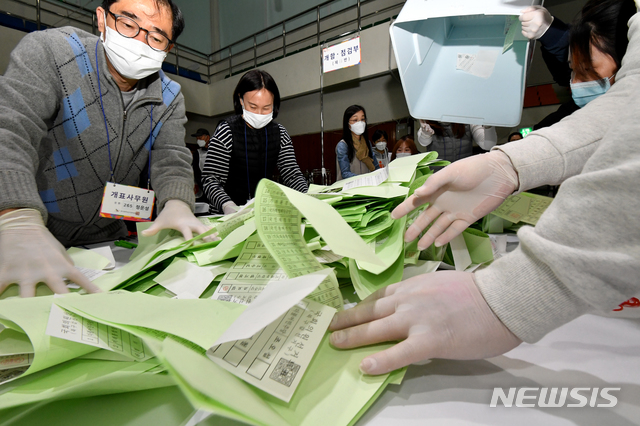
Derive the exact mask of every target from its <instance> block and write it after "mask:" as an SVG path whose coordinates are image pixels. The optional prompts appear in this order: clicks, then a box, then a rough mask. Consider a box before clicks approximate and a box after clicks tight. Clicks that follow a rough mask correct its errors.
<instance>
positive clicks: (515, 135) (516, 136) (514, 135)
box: [507, 132, 523, 142]
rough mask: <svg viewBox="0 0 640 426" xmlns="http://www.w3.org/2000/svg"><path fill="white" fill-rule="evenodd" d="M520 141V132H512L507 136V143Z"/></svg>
mask: <svg viewBox="0 0 640 426" xmlns="http://www.w3.org/2000/svg"><path fill="white" fill-rule="evenodd" d="M520 139H523V137H522V133H520V132H513V133H511V134H509V136H507V142H513V141H519V140H520Z"/></svg>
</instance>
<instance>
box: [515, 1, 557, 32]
mask: <svg viewBox="0 0 640 426" xmlns="http://www.w3.org/2000/svg"><path fill="white" fill-rule="evenodd" d="M520 22H521V23H522V35H523V36H525V37H526V38H528V39H530V40H537V39H539V38H540V37H542V36H543V35H544V33H546V32H547V30H548V29H549V27H550V26H551V23H552V22H553V16H551V14H550V13H549V11H548V10H547V9H545V8H544V7H542V6H530V7H527V8H526V9H523V10H522V12H521V15H520Z"/></svg>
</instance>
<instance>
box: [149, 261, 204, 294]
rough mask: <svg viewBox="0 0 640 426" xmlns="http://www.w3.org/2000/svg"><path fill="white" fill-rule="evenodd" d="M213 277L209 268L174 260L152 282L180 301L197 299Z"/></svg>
mask: <svg viewBox="0 0 640 426" xmlns="http://www.w3.org/2000/svg"><path fill="white" fill-rule="evenodd" d="M214 278H215V277H214V276H213V274H212V273H211V271H210V269H209V268H202V267H200V266H197V265H195V264H193V263H191V262H189V261H187V260H184V259H181V258H176V259H174V260H173V262H171V264H170V265H169V266H168V267H167V268H166V269H165V270H164V271H162V272H161V273H160V274H159V275H158V276H157V277H155V278H154V279H153V280H154V281H155V282H157V283H158V284H160V285H161V286H162V287H164V288H166V289H167V290H169V291H170V292H171V293H173V294H175V295H176V296H178V298H180V299H185V298H198V297H200V295H201V294H202V293H203V292H204V291H205V290H206V289H207V287H208V286H209V284H211V282H212V281H213V279H214Z"/></svg>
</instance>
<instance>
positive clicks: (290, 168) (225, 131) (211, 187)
mask: <svg viewBox="0 0 640 426" xmlns="http://www.w3.org/2000/svg"><path fill="white" fill-rule="evenodd" d="M278 127H279V128H280V136H281V137H280V153H279V155H278V171H279V172H280V176H281V177H282V179H283V181H284V184H285V185H286V186H288V187H289V188H292V189H295V190H296V191H299V192H307V190H308V189H309V186H308V185H307V181H306V180H305V179H304V176H303V175H302V172H301V171H300V167H298V162H297V161H296V155H295V152H294V150H293V143H292V142H291V137H290V136H289V134H288V133H287V130H286V129H285V128H284V126H283V125H281V124H278ZM232 150H233V136H232V133H231V127H229V124H228V123H227V122H226V121H222V122H220V124H219V125H218V128H217V129H216V131H215V132H214V134H213V136H212V137H211V141H210V143H209V150H208V152H207V159H206V161H205V163H204V170H203V172H202V183H203V187H204V188H203V189H204V192H205V194H206V195H207V198H208V199H209V212H210V213H212V214H215V213H222V205H223V204H225V203H226V202H228V201H232V200H231V197H229V196H228V195H227V193H226V192H225V190H224V185H225V184H226V182H227V177H228V176H229V165H230V163H231V151H232Z"/></svg>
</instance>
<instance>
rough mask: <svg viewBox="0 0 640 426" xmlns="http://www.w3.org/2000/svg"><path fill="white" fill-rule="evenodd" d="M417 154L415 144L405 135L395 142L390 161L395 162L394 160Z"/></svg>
mask: <svg viewBox="0 0 640 426" xmlns="http://www.w3.org/2000/svg"><path fill="white" fill-rule="evenodd" d="M417 153H418V148H416V144H415V142H414V141H413V139H412V138H411V137H410V136H409V135H406V136H403V137H401V138H400V139H398V142H396V144H395V146H394V147H393V153H392V154H391V161H393V160H395V159H396V158H401V157H408V156H410V155H415V154H417Z"/></svg>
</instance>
